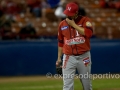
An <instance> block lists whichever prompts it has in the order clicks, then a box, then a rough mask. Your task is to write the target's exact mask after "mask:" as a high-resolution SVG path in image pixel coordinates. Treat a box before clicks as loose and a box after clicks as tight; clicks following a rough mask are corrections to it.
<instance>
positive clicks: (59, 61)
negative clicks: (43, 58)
mask: <svg viewBox="0 0 120 90" xmlns="http://www.w3.org/2000/svg"><path fill="white" fill-rule="evenodd" d="M61 62H62V60H61V59H58V60H57V61H56V67H58V66H59V65H60V63H61Z"/></svg>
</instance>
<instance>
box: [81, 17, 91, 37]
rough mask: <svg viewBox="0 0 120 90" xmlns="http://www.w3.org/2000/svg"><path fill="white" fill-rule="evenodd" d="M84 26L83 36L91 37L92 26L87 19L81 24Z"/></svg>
mask: <svg viewBox="0 0 120 90" xmlns="http://www.w3.org/2000/svg"><path fill="white" fill-rule="evenodd" d="M83 26H84V30H85V31H84V32H85V36H86V37H88V38H90V37H92V35H93V26H92V22H91V20H90V19H89V18H87V19H86V20H85V22H84V24H83Z"/></svg>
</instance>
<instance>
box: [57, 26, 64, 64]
mask: <svg viewBox="0 0 120 90" xmlns="http://www.w3.org/2000/svg"><path fill="white" fill-rule="evenodd" d="M63 44H64V39H63V35H62V31H61V28H60V26H59V28H58V58H57V61H56V65H58V64H59V63H60V62H61V57H62V54H63Z"/></svg>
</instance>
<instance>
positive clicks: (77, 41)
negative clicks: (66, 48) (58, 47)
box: [65, 37, 85, 45]
mask: <svg viewBox="0 0 120 90" xmlns="http://www.w3.org/2000/svg"><path fill="white" fill-rule="evenodd" d="M82 43H85V38H84V37H76V38H73V39H69V40H66V41H65V44H67V45H74V44H82Z"/></svg>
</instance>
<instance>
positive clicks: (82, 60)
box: [77, 52, 92, 90]
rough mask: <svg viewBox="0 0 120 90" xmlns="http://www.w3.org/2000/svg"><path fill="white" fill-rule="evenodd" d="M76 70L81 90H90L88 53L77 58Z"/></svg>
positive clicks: (89, 58)
mask: <svg viewBox="0 0 120 90" xmlns="http://www.w3.org/2000/svg"><path fill="white" fill-rule="evenodd" d="M77 70H78V73H79V77H80V80H81V83H82V86H83V90H92V83H91V78H90V73H91V56H90V52H87V53H85V54H83V55H80V56H79V60H78V64H77Z"/></svg>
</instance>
